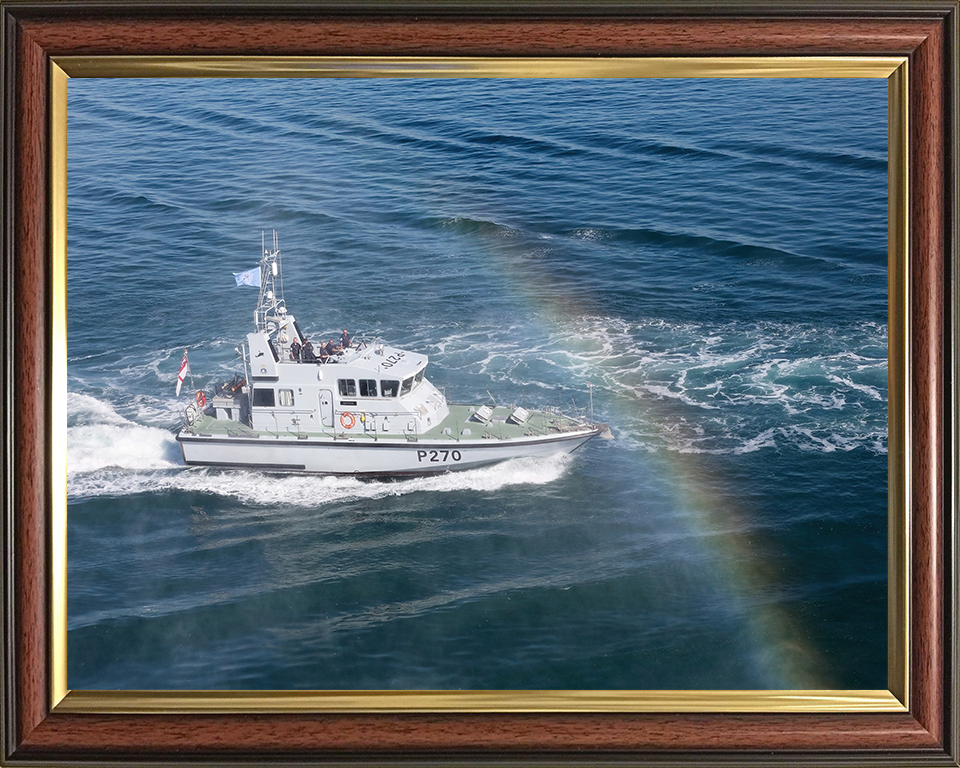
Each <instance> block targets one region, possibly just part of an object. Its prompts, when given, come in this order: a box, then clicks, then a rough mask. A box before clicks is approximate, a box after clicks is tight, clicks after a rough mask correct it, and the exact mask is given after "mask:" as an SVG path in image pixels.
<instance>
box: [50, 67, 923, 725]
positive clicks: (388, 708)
mask: <svg viewBox="0 0 960 768" xmlns="http://www.w3.org/2000/svg"><path fill="white" fill-rule="evenodd" d="M50 64H51V77H50V82H49V90H50V105H51V108H50V126H49V133H50V150H51V151H50V158H51V159H50V169H49V190H50V206H49V227H50V235H51V239H50V243H51V246H50V247H51V253H50V265H51V267H50V268H51V287H52V297H51V299H52V300H51V306H52V310H51V314H52V318H51V324H52V334H53V338H52V345H51V347H52V359H51V360H50V361H49V371H50V377H51V386H50V397H51V403H50V412H51V421H52V423H51V425H50V429H51V455H50V457H49V460H50V467H51V475H50V478H51V479H50V483H51V489H50V490H51V500H52V508H51V511H50V554H51V587H50V592H51V594H50V622H51V624H50V626H51V633H50V665H51V677H50V680H51V683H50V692H49V695H50V704H51V709H52V710H53V711H54V712H56V713H98V714H146V713H152V714H159V713H163V714H173V713H196V714H200V713H203V714H233V713H245V712H258V713H399V712H418V713H458V712H463V713H477V712H503V713H521V712H536V713H581V712H582V713H596V712H618V713H651V712H659V713H693V712H696V713H713V712H717V713H738V712H739V713H748V712H772V713H784V714H789V713H863V712H871V713H881V712H888V713H890V712H907V711H909V704H910V702H909V700H908V692H909V677H908V669H909V664H908V660H909V655H910V625H909V616H910V612H909V594H910V591H909V584H910V562H909V551H910V550H909V544H910V524H911V519H912V513H911V510H910V508H909V499H910V494H909V490H910V488H909V483H910V476H911V474H910V469H911V468H910V458H909V457H910V453H911V452H910V451H909V450H908V448H909V444H910V437H911V430H910V422H909V419H910V414H909V408H908V404H909V402H910V397H911V393H910V389H909V388H910V382H909V377H908V376H907V372H908V371H909V370H910V367H909V363H910V360H909V343H908V341H909V338H910V335H909V328H910V317H909V312H908V308H909V283H910V281H909V234H910V233H909V202H908V195H907V192H908V189H909V148H908V138H909V125H908V122H907V115H908V104H909V71H908V60H907V58H906V57H863V56H810V57H695V58H688V57H678V58H599V59H585V58H474V57H470V58H457V57H437V58H430V57H363V56H358V57H286V56H282V57H247V56H216V57H200V56H59V57H57V56H55V57H52V59H51V63H50ZM160 77H177V78H214V77H216V78H255V77H260V78H264V77H275V78H280V77H338V78H349V77H354V78H364V77H366V78H369V77H391V78H401V77H418V78H424V77H433V78H440V77H443V78H486V77H489V78H570V77H578V78H694V77H698V78H747V77H749V78H884V79H886V80H887V83H888V85H887V104H888V138H887V141H888V158H887V168H888V262H887V263H888V384H889V398H888V450H889V453H888V586H887V594H888V621H887V623H888V628H887V636H888V670H887V678H888V690H863V691H859V690H855V691H850V690H822V691H821V690H796V691H783V690H770V691H764V690H759V691H757V690H753V691H715V690H699V691H698V690H689V691H687V690H662V691H661V690H658V691H630V690H628V691H562V690H561V691H506V690H505V691H136V690H131V691H88V690H83V691H79V690H78V691H72V690H70V689H69V688H68V687H67V599H66V598H67V553H66V551H67V546H66V542H67V534H66V532H67V512H66V508H67V458H66V457H67V450H66V448H67V446H66V423H67V412H66V394H67V371H66V368H67V364H66V361H67V324H66V317H67V90H68V88H67V83H68V81H69V79H71V78H160Z"/></svg>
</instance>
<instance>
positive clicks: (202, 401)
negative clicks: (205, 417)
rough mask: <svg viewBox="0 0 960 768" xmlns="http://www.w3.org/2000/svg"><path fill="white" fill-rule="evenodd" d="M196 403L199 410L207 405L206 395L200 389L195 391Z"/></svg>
mask: <svg viewBox="0 0 960 768" xmlns="http://www.w3.org/2000/svg"><path fill="white" fill-rule="evenodd" d="M197 405H198V406H199V407H200V409H201V410H202V409H203V408H205V407H206V405H207V396H206V395H205V394H203V391H202V390H198V391H197Z"/></svg>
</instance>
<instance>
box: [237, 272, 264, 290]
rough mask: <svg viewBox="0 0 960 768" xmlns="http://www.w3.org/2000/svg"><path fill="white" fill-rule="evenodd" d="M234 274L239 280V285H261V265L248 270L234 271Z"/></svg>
mask: <svg viewBox="0 0 960 768" xmlns="http://www.w3.org/2000/svg"><path fill="white" fill-rule="evenodd" d="M233 276H234V278H235V279H236V281H237V285H252V286H254V287H259V286H260V267H254V268H253V269H248V270H247V271H246V272H234V273H233Z"/></svg>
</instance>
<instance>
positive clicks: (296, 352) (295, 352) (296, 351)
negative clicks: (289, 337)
mask: <svg viewBox="0 0 960 768" xmlns="http://www.w3.org/2000/svg"><path fill="white" fill-rule="evenodd" d="M301 349H302V347H301V346H300V342H299V341H297V340H296V339H294V340H293V344H291V345H290V357H291V358H293V359H294V360H296V361H297V362H298V363H299V362H300V350H301Z"/></svg>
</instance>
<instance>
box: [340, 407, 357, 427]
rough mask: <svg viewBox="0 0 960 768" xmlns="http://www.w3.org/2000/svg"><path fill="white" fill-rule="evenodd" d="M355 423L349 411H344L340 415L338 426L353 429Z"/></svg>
mask: <svg viewBox="0 0 960 768" xmlns="http://www.w3.org/2000/svg"><path fill="white" fill-rule="evenodd" d="M356 423H357V420H356V418H355V417H354V415H353V414H352V413H350V411H344V412H343V413H341V414H340V425H341V426H342V427H343V428H344V429H353V425H354V424H356Z"/></svg>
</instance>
